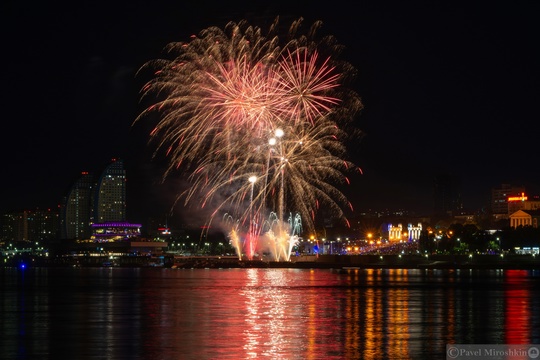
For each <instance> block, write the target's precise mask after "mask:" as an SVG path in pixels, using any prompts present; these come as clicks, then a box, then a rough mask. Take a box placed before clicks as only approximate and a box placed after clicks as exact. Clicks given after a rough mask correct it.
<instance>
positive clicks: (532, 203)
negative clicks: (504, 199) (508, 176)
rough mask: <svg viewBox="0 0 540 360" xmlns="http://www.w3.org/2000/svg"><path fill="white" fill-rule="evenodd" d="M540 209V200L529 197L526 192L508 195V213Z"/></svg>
mask: <svg viewBox="0 0 540 360" xmlns="http://www.w3.org/2000/svg"><path fill="white" fill-rule="evenodd" d="M538 209H540V200H538V199H533V200H531V199H529V197H528V196H526V195H525V193H524V192H522V193H521V195H519V196H509V197H508V215H511V214H513V213H515V212H516V211H518V210H538Z"/></svg>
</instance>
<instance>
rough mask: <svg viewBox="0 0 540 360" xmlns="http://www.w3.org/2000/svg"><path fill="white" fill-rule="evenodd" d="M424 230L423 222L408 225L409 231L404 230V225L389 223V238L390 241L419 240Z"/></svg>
mask: <svg viewBox="0 0 540 360" xmlns="http://www.w3.org/2000/svg"><path fill="white" fill-rule="evenodd" d="M421 232H422V224H421V223H418V225H417V226H413V225H412V224H409V225H407V231H403V225H401V224H398V225H397V226H393V225H392V224H388V240H389V241H402V240H406V241H411V240H418V239H419V238H420V233H421Z"/></svg>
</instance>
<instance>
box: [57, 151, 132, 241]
mask: <svg viewBox="0 0 540 360" xmlns="http://www.w3.org/2000/svg"><path fill="white" fill-rule="evenodd" d="M61 214H62V216H61V238H63V239H77V240H82V239H89V238H90V236H91V235H92V234H93V233H92V227H91V225H92V224H100V223H108V222H125V221H126V171H125V169H124V164H123V161H122V160H119V159H113V160H112V162H111V163H110V164H109V165H108V166H107V167H106V168H105V170H103V172H101V174H100V175H99V177H98V178H97V179H96V178H95V177H94V176H93V175H91V174H90V173H88V172H83V173H82V175H81V177H80V178H79V179H78V180H77V181H76V182H75V183H74V185H73V186H72V187H71V189H70V190H69V193H68V195H67V196H66V197H65V201H64V203H63V204H62V209H61Z"/></svg>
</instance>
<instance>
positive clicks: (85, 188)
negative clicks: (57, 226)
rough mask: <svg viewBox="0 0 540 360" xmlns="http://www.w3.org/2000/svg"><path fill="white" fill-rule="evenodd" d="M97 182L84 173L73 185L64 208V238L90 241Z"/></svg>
mask: <svg viewBox="0 0 540 360" xmlns="http://www.w3.org/2000/svg"><path fill="white" fill-rule="evenodd" d="M94 186H95V182H94V178H93V176H92V175H91V174H90V173H88V172H83V173H82V174H81V177H80V178H79V179H78V180H77V181H76V182H75V184H73V186H72V187H71V189H70V190H69V193H68V195H67V196H66V199H65V201H64V204H63V206H62V210H61V212H62V236H61V237H62V238H63V239H88V238H89V237H90V235H91V229H90V223H91V221H92V200H93V190H94Z"/></svg>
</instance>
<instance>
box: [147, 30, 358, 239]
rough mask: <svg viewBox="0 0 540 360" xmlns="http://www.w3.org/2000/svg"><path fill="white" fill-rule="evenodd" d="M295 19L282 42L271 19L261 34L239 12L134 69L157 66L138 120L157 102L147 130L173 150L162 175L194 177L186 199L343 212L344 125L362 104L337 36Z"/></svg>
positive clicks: (221, 207)
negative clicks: (303, 31) (304, 29)
mask: <svg viewBox="0 0 540 360" xmlns="http://www.w3.org/2000/svg"><path fill="white" fill-rule="evenodd" d="M301 24H302V19H299V20H297V21H295V22H293V24H292V25H291V27H290V29H289V38H288V39H289V40H288V41H287V42H285V43H284V44H282V43H280V39H279V37H278V36H277V35H276V34H277V29H278V21H277V19H276V21H275V22H274V24H273V25H272V27H271V29H270V31H269V32H268V33H267V34H266V35H264V34H263V32H262V31H261V29H260V28H257V27H253V26H250V25H249V24H247V22H245V21H241V22H240V23H234V22H231V23H229V24H228V25H227V26H226V27H225V29H224V30H222V29H219V28H216V27H211V28H208V29H205V30H203V31H201V33H200V34H199V36H194V37H192V39H191V40H190V41H189V42H187V43H173V44H169V46H168V47H167V50H168V54H170V55H172V59H170V60H167V59H161V60H155V61H152V62H149V63H148V64H145V66H144V67H143V68H142V69H141V71H143V70H145V69H148V68H150V69H155V71H154V75H153V77H152V78H151V80H150V81H149V82H148V83H147V84H146V85H145V86H144V87H143V89H142V95H143V96H142V99H143V100H146V99H150V100H151V105H150V106H148V108H147V110H146V111H144V112H143V113H142V114H141V115H140V116H139V117H138V119H137V120H136V121H138V120H140V119H141V118H143V117H145V116H147V115H148V114H150V113H154V112H158V114H159V121H158V122H157V124H156V126H155V129H154V130H153V132H152V134H151V140H155V141H156V142H157V147H156V155H157V154H159V153H160V150H161V149H162V150H164V151H165V156H167V157H168V158H169V159H170V162H169V164H170V166H169V167H168V169H167V171H166V172H165V174H164V176H167V175H168V174H170V172H171V171H173V170H176V169H177V168H178V169H180V170H183V171H185V172H186V173H187V174H188V177H189V179H190V180H191V181H192V186H190V188H189V190H187V191H186V192H183V193H181V194H180V197H184V198H185V202H186V203H188V202H191V201H193V200H198V201H200V203H201V205H204V206H209V205H211V206H213V208H214V209H215V211H214V212H213V213H214V214H217V213H218V212H219V211H227V212H237V213H238V217H239V218H240V219H242V218H243V219H249V221H247V222H246V223H250V224H252V223H254V222H257V221H258V219H261V218H263V217H264V213H265V212H267V211H268V210H269V209H275V210H276V211H277V212H278V214H279V216H280V218H282V217H285V214H286V213H287V212H289V211H298V212H300V213H302V214H305V218H306V221H308V222H309V219H311V218H312V217H311V216H310V214H313V213H315V212H316V211H317V210H318V204H319V203H325V204H328V205H329V206H328V207H327V208H328V209H333V210H334V212H335V214H336V215H337V216H343V211H342V210H341V208H342V206H344V205H345V206H346V205H347V203H348V202H347V200H346V199H345V197H344V196H343V194H342V193H341V192H340V191H339V190H338V185H340V184H344V183H345V182H346V181H347V178H346V176H345V172H346V171H351V170H352V171H354V169H356V166H355V165H354V164H352V163H350V162H348V161H347V160H345V159H344V156H345V155H346V152H345V148H344V145H343V143H342V141H343V139H344V135H345V134H344V131H343V130H341V128H342V126H343V125H345V124H346V123H347V122H349V121H350V120H352V118H353V117H354V116H355V114H356V113H357V111H358V110H359V109H360V108H361V107H362V104H361V101H360V98H359V97H358V95H357V94H356V93H355V92H354V91H351V90H350V89H347V88H346V86H345V83H344V81H345V79H347V76H348V75H349V74H350V73H352V72H353V70H354V69H353V68H352V67H351V66H350V65H349V64H348V63H346V62H342V61H338V60H337V59H335V58H334V57H332V56H331V55H334V56H336V54H339V50H340V49H341V46H340V45H337V43H336V42H335V41H334V40H333V38H331V37H324V38H323V41H316V39H315V37H316V30H317V29H318V28H319V27H320V25H321V23H320V22H316V23H315V24H313V26H312V27H311V29H310V31H309V32H308V35H298V32H299V29H300V25H301ZM322 54H331V55H328V56H327V55H322ZM278 133H279V135H278ZM248 178H254V179H256V180H254V181H250V182H248V181H247V179H248ZM248 194H249V195H250V196H248ZM241 222H242V221H241ZM310 225H311V226H309V227H310V228H311V227H312V226H313V224H310ZM258 229H260V228H258ZM257 231H262V230H257ZM256 235H257V234H252V231H250V236H253V237H255V236H256Z"/></svg>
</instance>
